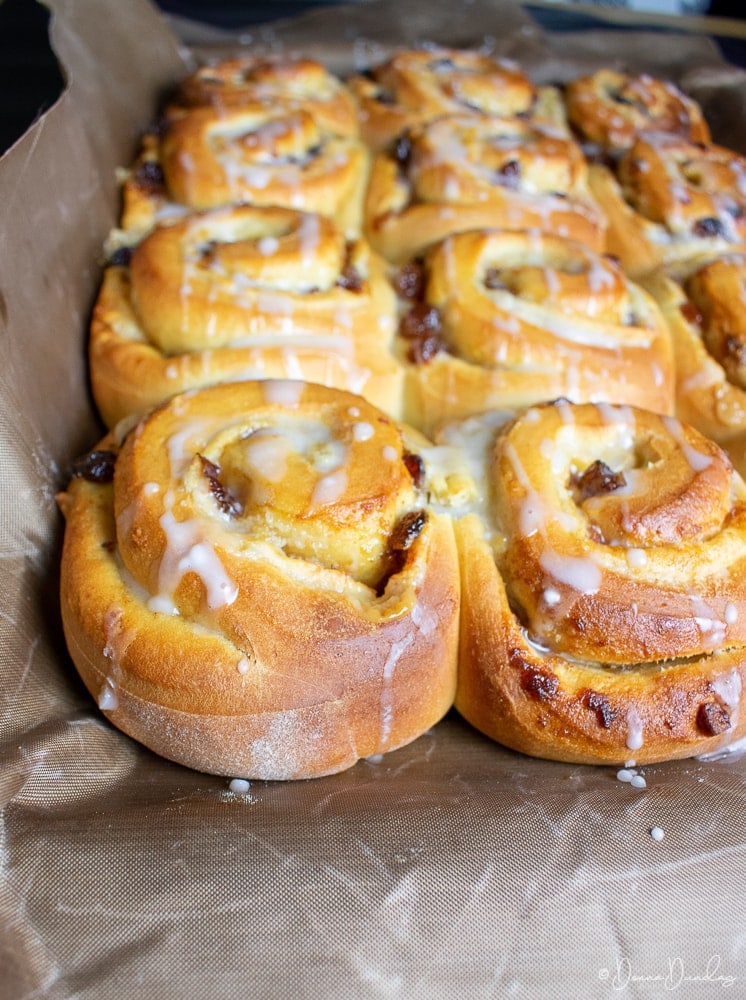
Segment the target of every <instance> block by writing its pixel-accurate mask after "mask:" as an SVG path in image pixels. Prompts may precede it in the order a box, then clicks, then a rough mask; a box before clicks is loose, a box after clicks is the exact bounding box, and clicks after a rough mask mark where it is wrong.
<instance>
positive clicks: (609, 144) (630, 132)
mask: <svg viewBox="0 0 746 1000" xmlns="http://www.w3.org/2000/svg"><path fill="white" fill-rule="evenodd" d="M565 103H566V106H567V117H568V120H569V122H570V124H571V125H572V126H573V128H574V129H575V131H576V133H577V134H578V135H579V137H580V138H581V139H582V140H583V141H584V142H586V143H589V144H591V145H592V146H595V147H597V148H599V149H601V150H603V151H606V152H616V151H620V150H624V149H629V148H630V146H632V145H633V144H634V142H635V140H636V139H637V137H638V136H639V135H640V133H641V132H669V133H672V134H674V135H678V136H681V138H682V139H685V140H687V141H688V142H693V143H706V142H710V129H709V127H708V125H707V122H706V121H705V118H704V115H703V114H702V109H701V108H700V106H699V105H698V104H697V102H696V101H693V100H692V99H691V98H690V97H688V96H687V95H686V94H685V93H683V91H681V90H680V89H679V88H678V87H677V86H676V85H675V84H673V83H671V82H670V81H668V80H661V79H658V78H656V77H653V76H650V75H649V74H647V73H643V74H640V75H637V76H636V75H633V74H630V73H623V72H620V71H619V70H611V69H601V70H597V71H596V72H595V73H591V74H589V75H587V76H582V77H578V78H576V79H574V80H571V81H570V82H569V83H568V84H567V86H566V88H565Z"/></svg>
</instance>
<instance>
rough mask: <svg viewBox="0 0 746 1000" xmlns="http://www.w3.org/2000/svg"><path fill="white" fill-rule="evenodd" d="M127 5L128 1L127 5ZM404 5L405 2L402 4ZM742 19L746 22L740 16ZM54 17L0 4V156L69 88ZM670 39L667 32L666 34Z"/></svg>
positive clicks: (318, 1)
mask: <svg viewBox="0 0 746 1000" xmlns="http://www.w3.org/2000/svg"><path fill="white" fill-rule="evenodd" d="M125 2H126V0H125ZM157 2H158V4H159V6H160V7H161V9H162V10H163V11H164V12H166V13H168V14H178V15H180V16H182V17H188V18H192V19H194V20H201V21H206V22H208V23H210V24H212V25H214V26H216V27H219V28H239V27H243V26H248V25H251V24H259V23H261V22H263V21H268V20H274V19H276V18H279V17H291V16H293V15H295V14H299V13H301V12H303V11H305V10H308V9H309V8H310V7H319V6H323V5H324V4H325V3H326V4H328V3H331V2H334V0H271V2H267V0H264V2H262V0H232V2H231V0H219V2H216V3H211V2H208V0H157ZM403 2H405V0H403ZM724 4H725V0H711V8H710V11H711V13H713V14H718V15H720V14H726V13H727V14H728V15H729V16H732V15H733V12H732V11H731V10H730V7H731V6H732V4H731V3H730V2H728V4H727V8H728V9H727V10H726V9H724ZM528 10H529V12H530V13H531V14H532V15H533V16H534V17H535V18H536V20H537V21H538V22H539V23H540V24H541V25H542V27H545V28H549V29H551V30H554V31H562V30H577V29H579V28H582V27H585V26H588V27H592V26H594V25H601V26H603V24H604V23H605V22H601V21H597V20H596V19H595V18H593V17H590V16H588V15H587V14H578V13H577V12H575V11H573V10H571V9H570V8H562V7H558V8H556V9H555V8H553V9H551V10H547V9H546V8H534V7H530V6H529V7H528ZM738 16H741V17H742V16H744V15H743V14H740V15H738ZM48 18H49V15H48V13H47V10H46V8H45V7H43V6H42V5H41V4H39V3H37V2H36V0H0V153H2V152H3V151H4V150H5V149H7V148H8V147H9V146H10V145H11V144H12V143H13V142H15V141H16V139H18V138H19V137H20V136H21V135H23V133H24V132H25V131H26V129H27V128H28V126H29V125H30V124H31V123H32V122H33V121H34V120H35V119H36V118H37V117H38V116H39V115H40V114H41V113H42V112H43V111H44V110H45V109H46V108H48V107H49V106H50V105H51V104H52V103H54V101H55V99H56V98H57V96H58V95H59V93H60V91H61V89H62V87H63V85H64V83H63V79H62V76H61V74H60V71H59V68H58V66H57V62H56V60H55V58H54V55H53V54H52V51H51V49H50V47H49V42H48V37H47V25H48ZM663 33H665V32H663ZM717 41H718V44H719V45H720V47H721V49H722V50H723V54H724V55H725V57H726V58H727V59H729V60H730V61H731V62H734V63H736V64H738V65H741V66H746V40H742V39H729V38H718V39H717Z"/></svg>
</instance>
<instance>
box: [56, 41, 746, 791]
mask: <svg viewBox="0 0 746 1000" xmlns="http://www.w3.org/2000/svg"><path fill="white" fill-rule="evenodd" d="M745 302H746V159H744V158H742V157H741V156H739V155H738V154H736V153H735V152H733V151H730V150H728V149H725V148H724V147H722V146H719V145H716V144H715V143H713V141H712V139H711V136H710V133H709V129H708V126H707V123H706V122H705V120H704V117H703V116H702V113H701V110H700V109H699V107H698V106H697V105H696V104H695V102H694V101H693V100H692V99H691V98H689V97H687V96H686V95H684V94H683V93H682V92H681V91H679V90H678V89H677V88H676V87H675V86H674V85H672V84H671V83H668V82H665V81H662V80H655V79H653V78H651V77H648V76H631V75H627V74H623V73H619V72H611V71H606V70H604V71H600V72H597V73H595V74H592V75H590V76H586V77H583V78H578V79H576V80H573V81H571V82H570V83H569V84H567V85H565V86H564V87H552V86H537V85H535V84H534V83H532V81H531V80H530V79H529V77H528V76H527V75H526V74H525V73H524V72H522V70H521V69H520V68H519V67H517V66H515V65H512V64H507V63H505V62H501V61H499V60H495V59H493V58H491V57H490V56H488V55H486V54H484V53H482V52H475V51H474V52H472V51H461V50H459V51H456V50H450V49H437V48H428V49H424V48H423V49H418V50H403V51H399V52H394V53H393V54H392V55H391V56H390V57H389V58H388V59H387V60H385V61H383V62H382V63H381V64H380V65H375V66H372V67H371V68H370V69H369V71H367V72H366V73H361V72H358V73H356V74H355V75H353V76H351V77H349V78H348V79H345V80H342V79H340V78H338V77H336V76H334V75H333V74H332V73H330V72H329V71H328V70H327V69H326V68H325V67H324V66H323V65H321V64H320V63H319V62H317V61H316V60H313V59H307V58H291V57H287V56H275V57H271V58H266V57H260V56H257V55H240V56H232V57H230V58H226V59H224V60H222V61H220V62H217V63H215V64H212V65H204V66H201V67H200V68H199V69H197V70H196V71H195V72H194V73H193V74H192V75H191V76H190V77H189V78H188V79H186V80H184V81H182V82H181V84H180V85H179V86H178V87H177V89H176V90H175V92H174V93H173V95H172V96H171V97H170V98H169V100H168V102H167V103H166V104H165V106H164V108H163V113H162V116H161V118H160V120H159V121H158V122H157V123H156V124H155V125H154V126H153V127H152V128H151V129H150V130H148V132H147V133H146V134H145V135H144V136H143V140H142V144H141V147H140V149H139V151H138V155H137V157H136V160H135V161H134V163H133V164H132V165H131V167H129V168H128V169H127V170H124V171H123V172H122V211H121V217H120V219H119V225H118V227H117V228H116V229H115V230H114V231H113V232H112V233H111V234H110V237H109V240H108V242H107V246H106V264H105V268H104V273H103V279H102V282H101V288H100V292H99V295H98V299H97V302H96V304H95V307H94V310H93V315H92V320H91V324H90V337H89V361H90V375H91V386H92V391H93V396H94V400H95V403H96V406H97V408H98V411H99V414H100V416H101V418H102V420H103V422H104V424H105V425H106V427H107V431H106V433H105V435H104V437H103V438H102V440H101V441H99V442H98V443H97V444H96V445H95V447H93V448H92V450H91V452H90V453H89V454H87V455H84V456H82V457H81V458H80V459H79V460H78V461H77V462H76V463H75V464H74V466H73V469H72V471H71V476H70V479H69V483H68V484H67V486H66V488H65V489H64V491H63V492H61V493H60V494H59V498H58V500H59V505H60V508H61V510H62V513H63V514H64V518H65V538H64V546H63V554H62V567H61V603H62V618H63V624H64V629H65V636H66V639H67V644H68V648H69V651H70V654H71V656H72V659H73V661H74V663H75V666H76V667H77V669H78V671H79V673H80V675H81V677H82V678H83V681H84V682H85V684H86V686H87V687H88V689H89V690H90V692H91V693H92V695H93V696H94V698H95V699H96V701H97V703H98V705H99V707H100V709H101V710H102V711H103V712H104V713H105V715H106V716H107V717H108V718H109V719H110V720H111V722H112V723H113V724H114V725H116V726H118V727H119V728H120V729H121V730H123V731H124V732H126V733H128V734H129V735H130V736H132V737H133V738H134V739H136V740H138V741H140V742H141V743H143V744H144V745H146V746H147V747H149V748H151V749H152V750H154V751H155V752H156V753H158V754H160V755H162V756H164V757H166V758H169V759H171V760H174V761H177V762H180V763H182V764H184V765H186V766H189V767H192V768H196V769H198V770H202V771H206V772H210V773H215V774H223V775H230V776H237V777H245V778H259V779H289V778H307V777H314V776H318V775H324V774H331V773H334V772H337V771H341V770H343V769H345V768H348V767H350V766H352V765H353V764H355V762H356V761H358V760H360V759H361V758H371V757H377V756H378V755H380V754H383V753H386V752H387V751H390V750H394V749H396V748H398V747H401V746H403V745H405V744H407V743H409V742H411V741H412V740H415V739H416V738H418V737H419V736H420V735H422V734H423V733H424V732H426V731H427V730H428V729H429V728H430V727H432V726H433V725H435V724H436V723H437V722H438V721H439V720H440V719H442V717H443V716H444V715H445V714H446V713H447V712H448V711H449V710H450V709H451V708H453V707H455V709H456V710H457V711H458V712H459V713H460V714H461V715H462V716H463V718H464V719H466V720H467V721H468V722H469V723H471V724H472V725H473V726H474V727H475V728H476V729H478V730H479V731H481V732H482V733H483V734H485V735H486V736H487V737H490V738H492V739H493V740H495V741H497V742H498V743H500V744H502V745H504V746H506V747H509V748H511V749H513V750H517V751H520V752H523V753H527V754H531V755H534V756H539V757H544V758H548V759H553V760H560V761H567V762H577V763H601V764H609V765H621V764H625V763H629V762H630V761H634V762H635V764H638V765H639V764H645V763H651V762H656V761H664V760H669V759H674V758H681V757H690V756H695V755H699V754H704V753H708V752H714V751H720V750H723V749H725V748H727V747H729V746H731V745H733V744H734V743H735V742H736V741H738V740H740V739H741V738H743V737H744V736H746V704H744V702H746V696H745V695H744V681H745V680H746V485H745V484H744V480H743V478H742V476H743V475H744V473H746V322H744V315H746V311H745V310H746V306H745V304H744V303H745Z"/></svg>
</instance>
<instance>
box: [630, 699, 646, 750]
mask: <svg viewBox="0 0 746 1000" xmlns="http://www.w3.org/2000/svg"><path fill="white" fill-rule="evenodd" d="M626 718H627V746H628V748H629V749H630V750H639V749H640V747H641V746H642V744H643V742H644V740H643V732H642V719H641V718H640V716H639V714H638V712H637V709H636V708H634V707H633V708H630V710H629V711H628V712H627V717H626Z"/></svg>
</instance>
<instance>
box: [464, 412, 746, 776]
mask: <svg viewBox="0 0 746 1000" xmlns="http://www.w3.org/2000/svg"><path fill="white" fill-rule="evenodd" d="M453 440H454V439H452V440H451V444H453ZM485 440H486V442H487V444H486V446H485V449H484V453H483V455H482V456H480V459H479V461H481V462H482V467H483V469H484V480H483V483H482V486H481V491H480V493H479V500H480V501H481V502H477V503H475V502H473V501H472V503H471V507H470V508H469V507H464V511H465V513H464V516H463V517H462V518H461V519H460V520H458V521H457V523H456V531H457V540H458V544H459V546H460V554H461V572H462V612H461V615H462V631H461V658H460V670H459V682H458V690H457V694H456V707H457V708H458V710H459V711H460V712H461V713H462V715H463V716H464V717H465V718H466V719H467V720H469V721H470V722H471V723H472V724H473V725H474V726H475V727H476V728H477V729H479V730H481V731H482V732H483V733H485V734H487V735H488V736H490V737H492V738H494V739H495V740H497V741H499V742H500V743H503V744H504V745H506V746H508V747H512V748H513V749H515V750H519V751H522V752H524V753H527V754H530V755H534V756H540V757H546V758H549V759H554V760H563V761H570V762H577V763H605V764H621V763H624V762H625V761H628V760H630V759H633V760H634V761H635V762H636V763H638V764H643V763H651V762H654V761H661V760H667V759H672V758H678V757H687V756H692V755H695V754H699V753H701V752H704V751H709V750H714V749H717V748H720V747H723V746H724V745H726V744H728V743H730V742H731V741H734V740H737V739H739V738H741V737H742V736H743V735H744V734H745V733H746V712H745V711H744V710H743V709H744V707H746V706H744V690H743V684H744V680H745V679H746V485H745V484H744V482H743V480H742V479H741V478H740V476H739V475H738V474H737V473H736V472H734V470H733V468H732V466H731V464H730V462H729V461H728V459H727V457H726V456H725V454H724V452H723V451H722V450H721V449H720V448H719V447H718V446H717V445H716V444H715V443H713V442H711V441H709V440H708V439H706V438H704V437H703V436H702V435H701V434H699V433H698V432H697V431H695V430H694V429H693V428H691V427H689V426H687V425H685V424H682V423H680V422H679V421H678V420H677V419H675V418H672V417H665V416H659V415H655V414H652V413H650V412H649V411H644V410H640V409H637V408H631V407H619V406H610V405H608V404H598V405H596V404H583V405H574V404H570V403H567V402H560V403H557V404H545V405H543V406H539V407H533V408H530V409H528V410H527V411H526V412H524V413H523V415H522V416H520V417H518V418H517V419H516V420H514V421H512V422H509V423H507V424H505V425H503V426H502V427H501V428H499V429H497V430H496V431H494V432H493V433H491V434H487V435H485ZM475 463H476V464H478V463H477V461H476V459H475Z"/></svg>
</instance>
